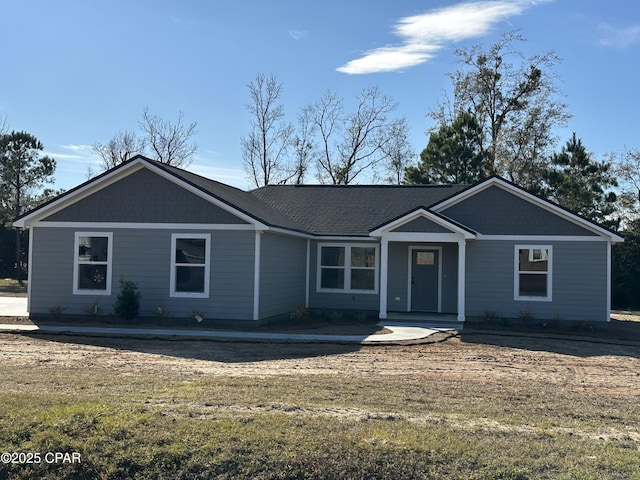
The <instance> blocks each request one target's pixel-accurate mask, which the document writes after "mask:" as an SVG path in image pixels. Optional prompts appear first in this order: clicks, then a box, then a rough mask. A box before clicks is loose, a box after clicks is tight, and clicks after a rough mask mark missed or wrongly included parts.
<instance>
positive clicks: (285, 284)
mask: <svg viewBox="0 0 640 480" xmlns="http://www.w3.org/2000/svg"><path fill="white" fill-rule="evenodd" d="M306 279H307V240H306V239H301V238H295V237H291V236H286V235H276V234H271V233H265V234H263V235H262V237H261V240H260V307H259V312H260V318H261V319H264V318H269V317H274V316H277V315H283V314H289V313H290V312H292V311H294V310H296V309H298V308H304V306H305V297H306V295H305V289H306V282H307V280H306Z"/></svg>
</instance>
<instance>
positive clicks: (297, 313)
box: [290, 307, 309, 320]
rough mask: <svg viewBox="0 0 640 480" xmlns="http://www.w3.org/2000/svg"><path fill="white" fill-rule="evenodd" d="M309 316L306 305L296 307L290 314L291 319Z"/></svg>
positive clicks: (302, 318)
mask: <svg viewBox="0 0 640 480" xmlns="http://www.w3.org/2000/svg"><path fill="white" fill-rule="evenodd" d="M308 318H309V310H308V309H307V308H305V307H299V308H296V309H295V310H294V311H293V312H291V315H290V319H291V320H306V319H308Z"/></svg>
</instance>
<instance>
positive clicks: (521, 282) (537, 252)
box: [514, 245, 552, 301]
mask: <svg viewBox="0 0 640 480" xmlns="http://www.w3.org/2000/svg"><path fill="white" fill-rule="evenodd" d="M551 266H552V248H551V246H547V245H516V247H515V289H514V290H515V299H516V300H534V301H535V300H538V301H551V277H552V270H551Z"/></svg>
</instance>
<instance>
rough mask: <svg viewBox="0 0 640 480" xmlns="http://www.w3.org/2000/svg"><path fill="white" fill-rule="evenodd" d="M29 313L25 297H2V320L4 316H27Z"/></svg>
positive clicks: (0, 308)
mask: <svg viewBox="0 0 640 480" xmlns="http://www.w3.org/2000/svg"><path fill="white" fill-rule="evenodd" d="M27 315H28V313H27V299H26V298H25V297H0V322H1V321H2V317H26V316H27Z"/></svg>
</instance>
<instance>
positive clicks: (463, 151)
mask: <svg viewBox="0 0 640 480" xmlns="http://www.w3.org/2000/svg"><path fill="white" fill-rule="evenodd" d="M481 139H482V130H481V128H480V125H479V124H478V122H477V120H476V118H475V117H474V116H473V115H472V114H471V113H469V112H462V113H460V114H459V115H458V116H457V117H456V118H455V119H454V121H453V122H452V123H451V125H442V126H441V127H440V129H439V130H438V131H437V132H435V133H432V134H431V136H430V137H429V143H428V144H427V147H426V148H425V149H424V150H423V151H422V152H421V153H420V163H419V164H418V166H417V167H413V166H412V167H408V168H407V169H406V173H405V183H413V184H433V183H435V184H451V183H474V182H477V181H480V180H483V179H484V178H486V177H487V176H488V175H489V173H490V171H489V169H488V164H487V162H486V158H487V156H486V152H484V151H483V149H482V143H481V142H482V140H481Z"/></svg>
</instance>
